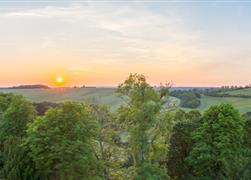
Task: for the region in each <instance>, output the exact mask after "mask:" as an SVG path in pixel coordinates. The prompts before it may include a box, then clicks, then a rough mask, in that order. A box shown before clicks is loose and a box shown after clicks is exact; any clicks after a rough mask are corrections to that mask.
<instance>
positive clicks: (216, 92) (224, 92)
mask: <svg viewBox="0 0 251 180" xmlns="http://www.w3.org/2000/svg"><path fill="white" fill-rule="evenodd" d="M249 88H251V87H250V86H222V87H221V88H211V89H206V90H203V91H201V94H204V95H206V96H212V97H236V98H251V95H245V94H229V93H228V92H230V91H236V90H242V89H249Z"/></svg>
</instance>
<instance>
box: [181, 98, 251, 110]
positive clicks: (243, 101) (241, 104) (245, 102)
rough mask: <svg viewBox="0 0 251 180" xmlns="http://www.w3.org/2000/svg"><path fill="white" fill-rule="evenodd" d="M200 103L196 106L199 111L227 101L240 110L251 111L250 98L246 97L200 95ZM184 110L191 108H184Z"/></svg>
mask: <svg viewBox="0 0 251 180" xmlns="http://www.w3.org/2000/svg"><path fill="white" fill-rule="evenodd" d="M200 101H201V105H200V106H199V107H198V108H197V109H198V110H200V111H204V110H206V109H208V108H209V107H210V106H212V105H217V104H220V103H228V104H232V105H233V106H234V107H235V108H237V109H239V110H240V112H242V113H244V112H248V111H251V99H247V98H236V97H210V96H202V97H201V99H200ZM185 109H186V110H191V109H188V108H185Z"/></svg>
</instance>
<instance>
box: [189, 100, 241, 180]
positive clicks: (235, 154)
mask: <svg viewBox="0 0 251 180" xmlns="http://www.w3.org/2000/svg"><path fill="white" fill-rule="evenodd" d="M243 135H244V121H243V120H242V119H241V117H240V114H239V112H238V111H237V110H235V109H234V108H233V107H232V106H231V105H228V104H221V105H219V106H213V107H211V108H209V110H207V111H206V112H205V114H204V116H203V124H202V126H201V127H199V128H198V129H197V130H195V132H194V133H193V140H194V141H195V144H194V146H193V147H192V151H191V152H190V155H189V157H188V162H189V164H190V165H191V166H192V167H193V172H194V174H195V176H197V177H200V178H204V179H234V178H236V176H237V175H236V172H238V168H239V166H241V163H242V160H243V150H244V147H243Z"/></svg>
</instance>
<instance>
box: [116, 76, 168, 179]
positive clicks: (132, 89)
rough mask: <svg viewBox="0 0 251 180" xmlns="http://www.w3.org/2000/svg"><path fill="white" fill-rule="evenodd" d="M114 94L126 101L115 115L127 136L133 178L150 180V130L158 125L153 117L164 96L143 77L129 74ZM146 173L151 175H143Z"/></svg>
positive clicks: (151, 166) (151, 176)
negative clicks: (117, 115) (134, 174)
mask: <svg viewBox="0 0 251 180" xmlns="http://www.w3.org/2000/svg"><path fill="white" fill-rule="evenodd" d="M117 91H118V93H120V94H121V95H122V96H127V97H128V104H127V106H122V107H121V108H120V109H119V111H118V113H119V120H120V122H121V123H122V125H123V127H124V128H125V129H126V131H127V132H128V133H129V140H128V146H129V153H130V155H131V156H132V159H133V166H134V167H135V168H136V174H137V175H136V177H134V178H137V177H140V178H141V179H146V178H153V179H154V178H155V177H156V174H155V173H156V172H157V171H156V168H157V166H156V165H155V164H154V163H153V162H152V161H151V160H152V159H151V152H152V148H153V146H154V144H155V140H156V139H155V136H154V134H153V133H154V131H152V130H153V129H154V127H156V126H157V125H158V123H157V122H158V121H157V117H158V115H159V113H160V110H161V107H162V105H164V103H165V101H164V100H163V96H162V95H163V94H167V93H163V90H161V91H160V92H161V93H159V92H157V91H156V90H154V88H153V87H151V86H150V85H149V84H148V83H147V82H146V79H145V77H144V76H143V75H138V74H131V75H130V76H129V78H128V79H127V80H126V81H125V82H124V83H122V84H120V85H119V87H118V90H117ZM132 127H133V128H132ZM150 132H151V134H150ZM149 169H152V170H151V171H150V170H149ZM153 169H155V170H153ZM146 170H149V171H148V173H150V172H152V174H151V173H150V174H147V175H146V174H145V173H146V172H145V171H146ZM158 176H159V174H158Z"/></svg>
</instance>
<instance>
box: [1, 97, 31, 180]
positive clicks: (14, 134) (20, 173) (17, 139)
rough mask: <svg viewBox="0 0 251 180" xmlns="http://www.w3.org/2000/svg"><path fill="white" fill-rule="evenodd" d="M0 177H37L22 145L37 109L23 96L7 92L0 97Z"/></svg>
mask: <svg viewBox="0 0 251 180" xmlns="http://www.w3.org/2000/svg"><path fill="white" fill-rule="evenodd" d="M0 99H1V100H0V101H1V102H2V104H1V105H0V107H1V109H2V118H1V120H0V142H1V143H0V148H1V149H0V150H1V151H0V154H1V169H0V177H1V178H3V179H10V180H12V179H27V180H28V179H30V178H31V177H35V172H34V166H33V163H32V162H31V161H30V159H29V157H28V156H27V149H26V148H25V147H24V146H22V143H23V140H24V138H25V137H26V130H27V125H28V123H31V122H33V120H34V118H35V113H36V112H35V109H34V107H33V106H32V104H31V103H30V102H28V101H26V100H25V99H24V98H23V97H22V96H15V95H10V94H6V95H3V96H1V98H0Z"/></svg>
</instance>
